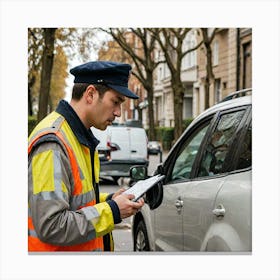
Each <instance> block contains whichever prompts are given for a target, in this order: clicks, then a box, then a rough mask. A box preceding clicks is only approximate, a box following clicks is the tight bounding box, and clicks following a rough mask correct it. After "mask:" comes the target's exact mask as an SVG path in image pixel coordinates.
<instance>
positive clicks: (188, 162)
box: [171, 122, 209, 180]
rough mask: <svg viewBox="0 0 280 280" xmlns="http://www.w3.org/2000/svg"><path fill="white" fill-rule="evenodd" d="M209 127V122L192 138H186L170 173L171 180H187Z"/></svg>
mask: <svg viewBox="0 0 280 280" xmlns="http://www.w3.org/2000/svg"><path fill="white" fill-rule="evenodd" d="M208 126H209V122H208V123H205V124H204V125H203V126H201V127H200V128H199V129H198V130H196V131H195V132H194V133H193V135H192V136H190V137H189V138H187V141H186V143H185V144H184V145H183V147H182V149H181V152H180V153H179V155H178V157H177V159H176V161H175V164H174V167H173V170H172V173H171V180H179V179H189V178H190V174H191V171H192V166H193V163H194V160H195V157H196V155H197V152H198V150H199V147H200V144H201V142H202V140H203V138H204V135H205V133H206V131H207V128H208Z"/></svg>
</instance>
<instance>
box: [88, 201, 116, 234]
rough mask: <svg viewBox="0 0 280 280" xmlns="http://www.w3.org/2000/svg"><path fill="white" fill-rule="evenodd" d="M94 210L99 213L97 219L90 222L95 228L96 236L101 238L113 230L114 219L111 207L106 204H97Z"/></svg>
mask: <svg viewBox="0 0 280 280" xmlns="http://www.w3.org/2000/svg"><path fill="white" fill-rule="evenodd" d="M94 208H95V209H96V210H97V212H98V213H99V219H93V220H91V222H92V225H93V227H94V228H95V232H96V236H97V237H99V236H103V235H105V234H107V233H108V232H110V231H112V230H113V229H114V226H115V225H114V218H113V213H112V210H111V207H110V206H109V204H108V203H106V202H103V203H98V204H96V205H95V206H94Z"/></svg>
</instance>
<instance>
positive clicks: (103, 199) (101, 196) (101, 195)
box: [99, 193, 109, 202]
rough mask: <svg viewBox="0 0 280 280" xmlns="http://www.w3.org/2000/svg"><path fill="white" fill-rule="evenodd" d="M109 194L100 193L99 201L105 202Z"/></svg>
mask: <svg viewBox="0 0 280 280" xmlns="http://www.w3.org/2000/svg"><path fill="white" fill-rule="evenodd" d="M108 195H109V194H108V193H100V194H99V201H100V202H104V201H106V198H107V196H108Z"/></svg>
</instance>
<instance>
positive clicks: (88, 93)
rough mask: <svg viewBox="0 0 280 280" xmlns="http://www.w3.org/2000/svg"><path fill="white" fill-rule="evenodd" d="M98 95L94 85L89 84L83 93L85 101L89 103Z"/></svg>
mask: <svg viewBox="0 0 280 280" xmlns="http://www.w3.org/2000/svg"><path fill="white" fill-rule="evenodd" d="M97 97H98V91H97V90H96V88H95V86H94V85H89V86H88V87H87V88H86V90H85V93H84V98H85V100H86V101H87V103H89V104H91V103H92V102H93V101H94V100H95V99H96V98H97Z"/></svg>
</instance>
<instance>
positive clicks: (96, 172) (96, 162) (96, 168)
mask: <svg viewBox="0 0 280 280" xmlns="http://www.w3.org/2000/svg"><path fill="white" fill-rule="evenodd" d="M99 173H100V161H99V156H98V152H97V151H96V150H95V152H94V177H95V182H96V183H99Z"/></svg>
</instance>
